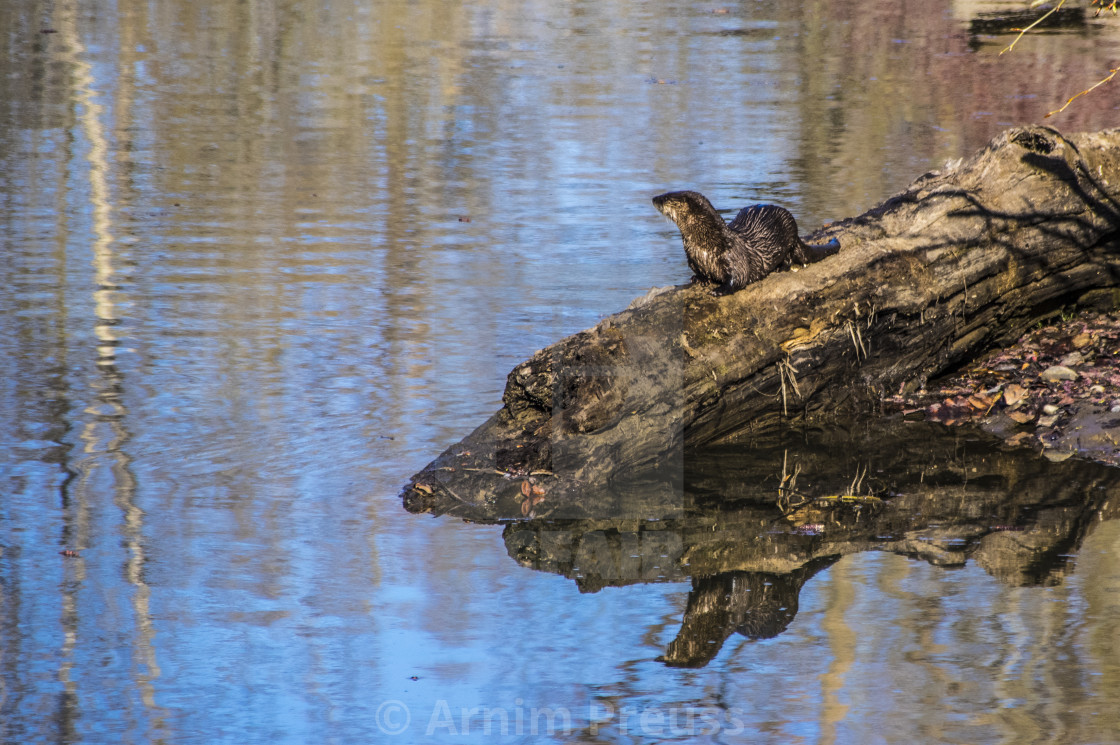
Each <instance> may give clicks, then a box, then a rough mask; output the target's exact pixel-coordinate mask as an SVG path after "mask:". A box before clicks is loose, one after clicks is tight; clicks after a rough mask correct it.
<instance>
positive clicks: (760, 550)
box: [503, 420, 1120, 666]
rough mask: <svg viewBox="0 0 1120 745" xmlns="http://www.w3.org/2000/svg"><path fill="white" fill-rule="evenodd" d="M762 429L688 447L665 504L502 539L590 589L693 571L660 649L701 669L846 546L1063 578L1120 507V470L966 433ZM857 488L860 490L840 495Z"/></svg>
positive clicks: (757, 628) (1012, 576) (536, 523)
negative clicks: (680, 611) (791, 487)
mask: <svg viewBox="0 0 1120 745" xmlns="http://www.w3.org/2000/svg"><path fill="white" fill-rule="evenodd" d="M759 440H760V441H759V442H756V443H752V444H727V445H722V446H719V447H712V448H705V449H703V450H701V451H698V452H697V453H695V454H693V455H691V456H690V457H689V459H688V461H687V462H686V464H685V465H686V468H685V472H684V481H683V484H677V485H674V486H669V487H667V488H666V492H672V491H674V490H679V491H680V494H681V498H680V500H679V502H678V504H677V505H676V506H675V507H674V509H673V510H672V511H671V513H669V514H668V515H665V514H661V513H657V514H654V515H651V517H654V518H657V519H646V520H640V519H633V518H620V519H615V520H611V519H603V518H597V519H588V520H571V519H569V520H555V519H540V520H531V521H522V522H515V523H512V524H510V525H507V526H506V527H505V530H504V532H503V539H504V541H505V544H506V550H507V551H508V552H509V555H510V556H511V557H512V558H514V559H515V560H516V561H517V562H518V563H519V564H521V565H522V566H525V567H529V568H533V569H536V570H540V571H546V572H554V573H557V574H561V575H563V576H565V577H569V578H571V579H572V580H573V581H574V582H575V583H576V584H577V585H578V587H579V589H580V590H581V591H584V592H596V591H599V590H601V589H603V588H605V587H611V586H624V585H631V584H637V583H652V582H682V581H684V580H687V579H691V581H692V590H691V592H690V593H689V597H688V605H687V607H686V609H685V612H684V618H683V619H682V623H681V628H680V631H679V633H678V634H677V638H676V639H675V640H674V641H673V642H672V643H671V644H670V645H669V647H668V648H667V650H666V652H665V655H664V657H663V658H662V659H663V661H664V662H666V663H667V664H669V665H675V666H702V665H704V664H706V663H707V662H708V661H710V660H711V659H712V658H713V657H714V656H715V655H716V654H717V653H718V652H719V649H720V647H721V646H722V644H723V643H724V640H725V639H727V637H729V636H730V635H732V634H734V633H739V634H742V635H744V636H746V637H748V638H765V637H769V636H773V635H776V634H779V633H781V632H782V631H783V630H784V629H785V628H786V627H787V626H788V625H789V624H790V623H791V622H792V621H793V620H794V616H795V615H796V613H797V608H798V596H799V593H800V591H801V588H802V586H803V585H804V584H805V583H806V582H807V581H808V580H809V579H810V578H811V577H812V576H813V575H815V574H816V573H817V572H818V571H820V570H821V569H823V568H825V567H827V566H829V565H831V564H832V563H833V562H835V561H836V560H837V559H839V558H840V557H843V556H846V555H849V554H854V553H858V552H862V551H868V550H877V551H889V552H892V553H897V554H902V555H905V556H910V557H914V558H916V559H919V560H923V561H926V562H929V563H930V564H933V565H935V566H947V567H955V566H961V565H963V564H965V563H966V562H968V561H973V562H975V563H976V564H977V565H979V566H981V567H983V568H984V569H985V570H986V571H988V572H989V573H990V574H991V575H992V576H994V577H996V578H997V579H999V580H1000V581H1001V582H1004V583H1006V584H1010V585H1016V586H1019V585H1054V584H1058V583H1060V582H1061V581H1062V578H1063V577H1064V575H1065V574H1066V573H1068V572H1069V571H1070V566H1069V565H1068V557H1069V556H1071V555H1073V554H1076V552H1077V551H1078V550H1079V549H1080V547H1081V544H1082V541H1083V540H1084V539H1085V537H1086V536H1088V535H1089V534H1090V533H1091V532H1092V531H1093V529H1094V528H1095V527H1096V525H1098V524H1099V523H1100V522H1101V521H1104V520H1112V519H1116V518H1117V517H1120V500H1118V499H1117V495H1120V469H1117V468H1112V467H1108V466H1104V465H1100V464H1096V463H1086V462H1081V461H1077V460H1074V459H1069V460H1066V461H1063V462H1061V463H1052V462H1050V461H1048V460H1046V459H1043V458H1039V457H1037V456H1036V455H1035V453H1034V452H1033V451H1031V450H1026V449H1019V450H1008V449H1006V448H1005V447H1004V446H1002V445H1001V444H1000V443H999V442H998V441H997V440H994V439H993V438H990V437H988V436H986V435H983V434H982V433H977V432H973V431H969V430H964V429H955V428H954V429H950V428H945V427H940V426H937V425H931V424H926V423H905V422H901V421H898V420H886V421H882V422H879V423H877V425H876V428H875V430H874V431H866V432H857V433H850V434H846V433H843V432H842V431H839V430H836V429H833V430H831V431H829V432H827V433H826V432H799V433H792V434H791V435H788V436H787V437H785V438H784V439H780V440H779V438H777V437H775V438H773V439H771V438H769V437H767V438H759ZM792 472H797V474H798V476H797V484H796V491H797V492H798V493H799V494H800V495H801V496H802V497H803V499H802V502H801V504H800V505H797V506H794V505H791V506H790V507H789V508H787V510H786V511H785V512H783V511H781V510H780V509H779V507H778V506H777V505H776V504H775V499H774V495H775V493H776V491H777V488H778V485H779V484H781V483H784V484H789V483H790V480H786V481H784V482H783V479H782V474H783V473H784V474H790V473H792ZM853 475H854V476H853ZM646 488H647V489H652V490H656V485H655V484H654V483H653V482H648V483H647V484H646ZM846 491H852V492H854V494H855V496H853V497H852V498H837V497H836V496H835V495H843V494H845V492H846ZM608 494H609V493H608ZM871 494H877V495H879V496H880V498H878V499H873V498H871V497H870V496H869V495H871ZM602 495H603V493H596V494H592V495H590V496H589V497H588V498H589V499H590V500H591V501H593V502H595V503H599V502H600V501H601V500H600V499H598V497H600V496H602ZM860 496H862V499H861V498H860ZM661 501H662V502H667V500H661ZM656 502H657V500H650V501H647V502H646V503H645V504H646V506H647V507H648V506H650V505H652V504H655V503H656Z"/></svg>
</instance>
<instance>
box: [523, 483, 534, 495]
mask: <svg viewBox="0 0 1120 745" xmlns="http://www.w3.org/2000/svg"><path fill="white" fill-rule="evenodd" d="M532 493H533V485H532V484H530V483H529V482H528V481H527V480H526V481H522V482H521V496H523V497H527V496H529V495H530V494H532Z"/></svg>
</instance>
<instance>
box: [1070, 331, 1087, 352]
mask: <svg viewBox="0 0 1120 745" xmlns="http://www.w3.org/2000/svg"><path fill="white" fill-rule="evenodd" d="M1092 340H1093V337H1091V336H1089V335H1088V334H1085V333H1081V334H1078V335H1077V336H1075V337H1073V338H1072V339H1070V344H1072V345H1073V348H1074V349H1081V348H1082V347H1087V346H1089V342H1091V341H1092Z"/></svg>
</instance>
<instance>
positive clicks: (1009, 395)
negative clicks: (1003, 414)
mask: <svg viewBox="0 0 1120 745" xmlns="http://www.w3.org/2000/svg"><path fill="white" fill-rule="evenodd" d="M1026 395H1027V389H1026V388H1024V387H1023V386H1021V385H1019V384H1018V383H1011V384H1010V385H1008V386H1007V387H1006V388H1004V389H1003V400H1004V403H1006V404H1007V405H1008V406H1014V405H1015V404H1017V403H1019V402H1020V401H1022V400H1023V398H1024V397H1026Z"/></svg>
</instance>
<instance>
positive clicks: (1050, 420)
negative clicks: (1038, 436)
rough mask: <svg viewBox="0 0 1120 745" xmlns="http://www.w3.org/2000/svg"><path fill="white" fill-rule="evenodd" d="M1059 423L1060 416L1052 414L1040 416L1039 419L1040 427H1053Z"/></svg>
mask: <svg viewBox="0 0 1120 745" xmlns="http://www.w3.org/2000/svg"><path fill="white" fill-rule="evenodd" d="M1057 422H1058V415H1057V414H1052V415H1051V416H1040V417H1039V418H1038V426H1039V427H1053V426H1054V425H1055V424H1056V423H1057Z"/></svg>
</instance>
